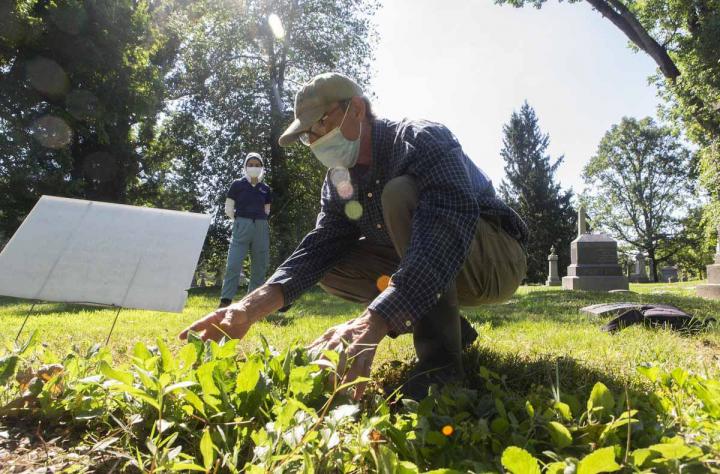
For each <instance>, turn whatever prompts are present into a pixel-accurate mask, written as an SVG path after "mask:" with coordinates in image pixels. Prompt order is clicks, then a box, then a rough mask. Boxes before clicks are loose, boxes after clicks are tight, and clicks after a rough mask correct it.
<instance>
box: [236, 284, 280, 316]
mask: <svg viewBox="0 0 720 474" xmlns="http://www.w3.org/2000/svg"><path fill="white" fill-rule="evenodd" d="M238 305H240V307H241V308H242V309H243V310H245V312H246V314H247V315H248V316H249V317H250V319H251V320H252V322H257V321H259V320H261V319H263V318H264V317H265V316H267V315H268V314H270V313H274V312H275V311H277V310H279V309H280V308H282V307H283V306H285V296H284V295H283V291H282V287H281V286H280V285H262V286H261V287H259V288H258V289H256V290H255V291H253V292H252V293H250V294H249V295H247V296H246V297H245V298H243V299H242V300H240V301H239V302H238Z"/></svg>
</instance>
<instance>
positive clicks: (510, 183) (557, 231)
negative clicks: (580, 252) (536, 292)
mask: <svg viewBox="0 0 720 474" xmlns="http://www.w3.org/2000/svg"><path fill="white" fill-rule="evenodd" d="M503 134H504V138H503V149H502V151H501V152H500V155H501V156H502V158H503V160H504V161H505V178H504V179H503V182H502V183H501V185H500V189H499V192H500V195H501V196H502V198H503V199H504V200H505V201H506V202H507V203H508V204H509V205H510V207H512V208H513V209H515V210H516V211H517V212H518V214H520V216H521V217H522V218H523V220H524V221H525V223H526V224H527V225H528V228H529V230H530V235H531V238H530V241H529V243H528V248H527V253H528V270H527V279H528V281H530V282H533V283H539V282H544V281H545V278H546V277H547V268H548V261H547V256H548V254H549V253H550V247H551V246H555V250H556V252H557V254H558V257H559V260H558V267H559V268H561V269H564V268H566V267H567V266H568V265H569V264H570V242H571V241H572V240H573V239H574V238H575V222H576V219H577V217H576V213H575V211H574V210H573V207H572V203H571V201H572V197H573V192H572V190H567V191H563V190H562V189H561V188H560V184H558V183H556V182H555V172H556V171H557V169H558V167H559V166H560V164H561V163H562V161H563V157H560V158H558V159H557V160H555V162H554V163H551V160H550V157H549V156H546V155H545V151H546V150H547V147H548V145H549V142H550V137H549V136H548V135H547V134H543V133H542V131H541V130H540V126H539V125H538V119H537V116H536V115H535V111H534V110H533V108H532V107H530V105H528V103H527V102H525V103H524V104H523V106H522V107H521V108H520V112H513V114H512V116H511V117H510V121H509V122H508V123H507V124H506V125H505V126H504V127H503Z"/></svg>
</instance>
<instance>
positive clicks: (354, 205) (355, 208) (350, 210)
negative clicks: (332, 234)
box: [345, 201, 363, 221]
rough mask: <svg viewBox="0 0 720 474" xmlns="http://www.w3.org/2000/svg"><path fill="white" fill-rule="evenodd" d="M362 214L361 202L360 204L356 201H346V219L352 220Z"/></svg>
mask: <svg viewBox="0 0 720 474" xmlns="http://www.w3.org/2000/svg"><path fill="white" fill-rule="evenodd" d="M362 214H363V208H362V204H360V203H359V202H357V201H348V203H347V204H345V215H346V216H348V219H352V220H354V221H356V220H358V219H360V217H362Z"/></svg>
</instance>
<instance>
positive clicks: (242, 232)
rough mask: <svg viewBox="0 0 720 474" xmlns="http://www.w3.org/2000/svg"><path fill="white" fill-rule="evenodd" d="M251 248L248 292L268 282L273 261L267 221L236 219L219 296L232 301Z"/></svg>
mask: <svg viewBox="0 0 720 474" xmlns="http://www.w3.org/2000/svg"><path fill="white" fill-rule="evenodd" d="M248 250H249V251H250V282H249V283H248V293H250V292H251V291H253V290H254V289H255V288H257V287H259V286H260V285H262V284H263V283H264V282H265V275H266V272H267V267H268V263H269V261H270V228H269V226H268V221H267V220H265V219H254V220H253V219H246V218H244V217H236V218H235V221H234V222H233V227H232V239H231V240H230V249H229V250H228V256H227V266H226V267H225V280H224V281H223V286H222V292H221V293H220V298H222V299H229V300H231V299H233V297H234V296H235V293H237V289H238V284H239V283H240V274H241V273H242V267H243V262H244V261H245V256H246V255H247V253H248Z"/></svg>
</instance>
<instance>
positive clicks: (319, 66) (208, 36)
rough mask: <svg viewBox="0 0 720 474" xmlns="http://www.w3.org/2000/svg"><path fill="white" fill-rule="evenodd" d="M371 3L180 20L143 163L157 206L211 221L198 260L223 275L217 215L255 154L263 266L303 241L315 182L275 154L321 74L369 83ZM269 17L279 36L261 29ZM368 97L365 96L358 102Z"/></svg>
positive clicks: (207, 12)
mask: <svg viewBox="0 0 720 474" xmlns="http://www.w3.org/2000/svg"><path fill="white" fill-rule="evenodd" d="M377 6H378V5H377V3H376V2H375V0H362V1H359V2H356V1H348V0H319V1H312V2H298V1H296V0H278V1H259V0H246V1H241V2H238V1H236V0H219V1H218V0H204V1H199V2H194V4H193V5H192V7H191V8H190V10H189V12H188V14H187V20H186V25H185V27H184V29H183V36H184V37H185V38H187V41H185V42H183V43H182V44H181V45H180V48H179V55H178V59H177V62H176V67H175V68H174V69H173V71H172V73H171V74H170V75H169V76H168V79H167V87H168V95H169V96H170V97H172V98H175V99H177V100H175V101H173V102H172V107H170V110H169V115H168V117H167V120H166V121H165V122H163V123H162V125H161V126H160V127H159V129H160V130H159V139H158V140H157V141H156V142H155V143H154V144H153V147H152V148H151V150H149V152H150V155H151V156H152V157H153V160H154V161H157V162H158V163H169V164H170V165H169V166H167V167H165V168H159V169H158V170H157V172H156V173H155V175H153V178H152V179H153V181H154V182H155V183H157V184H156V188H157V190H158V192H157V193H156V194H155V195H154V196H149V197H148V199H149V202H153V203H154V204H155V205H160V204H164V203H171V204H175V205H180V206H181V207H183V208H189V209H197V210H201V211H202V212H207V213H210V214H213V215H214V221H213V225H212V227H211V229H210V232H209V236H208V241H207V244H206V246H205V249H204V252H203V255H202V257H201V261H202V265H203V266H204V267H206V268H207V269H208V270H210V271H215V270H219V269H223V268H224V264H225V258H226V255H227V237H228V231H229V229H228V226H227V219H226V218H225V217H224V212H223V204H224V201H225V196H226V193H227V190H228V188H229V187H230V184H231V183H232V181H233V180H234V179H238V178H239V177H240V176H241V170H242V166H243V159H244V157H245V155H246V154H247V153H248V152H250V151H255V152H259V153H260V154H261V155H262V156H263V158H264V159H265V162H266V167H267V173H266V177H265V181H266V182H267V183H268V184H269V185H270V187H271V188H272V189H273V204H272V211H271V218H270V228H271V239H270V243H271V249H270V251H271V266H275V265H277V264H279V263H280V262H281V261H282V260H284V259H285V257H287V256H288V255H289V254H290V252H291V251H292V250H293V249H294V248H295V247H296V246H297V243H298V242H299V241H300V240H301V239H302V237H303V236H304V235H305V234H306V233H307V232H308V231H310V230H311V229H312V227H313V224H314V223H315V218H316V215H317V212H318V205H319V193H320V187H321V183H322V181H323V179H324V177H325V171H326V170H324V169H323V167H322V165H320V164H319V163H318V162H317V160H316V159H315V158H314V157H313V156H312V154H311V153H310V151H309V149H308V148H307V147H303V146H295V147H291V148H288V149H283V148H280V147H279V145H278V143H277V140H278V138H279V136H280V134H281V133H282V131H283V130H284V128H285V127H286V126H287V125H288V124H289V123H290V121H291V120H292V119H293V113H292V109H293V107H294V102H293V101H294V96H295V93H296V92H297V90H298V89H299V88H300V87H301V86H302V84H303V83H304V82H306V81H308V80H309V79H310V78H311V77H313V76H314V75H316V74H319V73H321V72H327V71H339V72H343V73H346V74H348V75H349V76H351V77H353V78H355V79H356V80H357V81H358V82H359V83H360V84H362V85H364V86H367V85H368V83H369V71H371V68H370V66H369V64H370V61H371V59H372V53H373V46H374V43H375V30H374V26H373V24H372V18H373V15H374V12H375V10H376V9H377ZM271 14H276V15H278V17H279V19H280V21H281V22H282V25H283V27H284V30H285V36H284V37H282V38H278V37H275V36H274V35H273V32H272V31H271V29H270V28H269V26H268V17H269V15H271ZM368 95H369V91H368Z"/></svg>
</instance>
